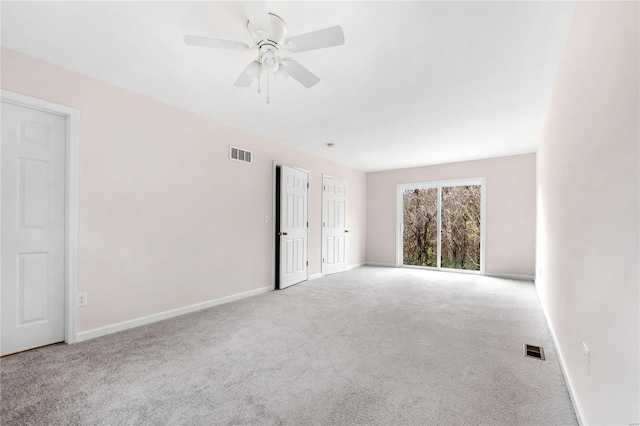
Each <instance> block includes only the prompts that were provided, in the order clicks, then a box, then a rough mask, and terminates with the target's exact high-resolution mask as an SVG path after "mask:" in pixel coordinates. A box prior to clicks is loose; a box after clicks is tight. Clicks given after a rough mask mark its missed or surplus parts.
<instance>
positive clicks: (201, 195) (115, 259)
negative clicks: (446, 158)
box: [2, 48, 366, 331]
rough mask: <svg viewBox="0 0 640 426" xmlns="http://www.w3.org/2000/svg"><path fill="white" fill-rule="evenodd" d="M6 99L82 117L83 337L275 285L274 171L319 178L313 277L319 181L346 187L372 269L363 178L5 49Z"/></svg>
mask: <svg viewBox="0 0 640 426" xmlns="http://www.w3.org/2000/svg"><path fill="white" fill-rule="evenodd" d="M2 88H3V89H6V90H10V91H14V92H18V93H22V94H25V95H29V96H32V97H36V98H40V99H44V100H47V101H51V102H56V103H59V104H64V105H68V106H71V107H74V108H78V109H79V110H80V188H79V191H80V199H79V210H80V211H79V214H80V241H79V249H80V259H79V261H80V266H79V276H80V282H79V290H80V291H82V292H87V293H88V298H89V305H88V306H86V307H83V308H80V309H79V331H86V330H90V329H93V328H96V327H100V326H105V325H109V324H113V323H117V322H120V321H125V320H129V319H134V318H139V317H142V316H146V315H151V314H154V313H159V312H162V311H166V310H169V309H174V308H178V307H183V306H187V305H191V304H195V303H198V302H204V301H208V300H212V299H216V298H220V297H224V296H228V295H232V294H236V293H240V292H243V291H248V290H252V289H256V288H260V287H264V286H269V285H272V263H273V261H272V259H274V254H273V249H272V223H271V221H272V219H273V218H272V217H271V216H272V162H273V161H274V160H277V161H280V162H283V163H290V164H292V165H297V166H299V167H302V168H306V169H309V170H311V177H310V184H311V189H310V212H309V222H310V232H309V236H310V240H309V269H310V274H317V273H320V266H321V256H320V253H321V249H320V247H321V240H320V231H321V228H320V225H321V195H322V194H321V188H322V173H327V174H331V175H333V176H339V177H343V178H346V179H347V181H348V185H349V188H350V191H349V193H350V198H349V206H348V221H349V230H350V231H351V232H350V234H349V235H350V241H349V246H348V263H349V264H352V265H353V264H357V263H361V262H364V260H365V223H366V216H365V214H366V174H365V173H363V172H359V171H355V170H353V169H350V168H348V167H344V166H341V165H339V164H337V163H334V162H331V161H328V160H325V159H322V158H319V157H316V156H313V155H311V154H307V153H304V152H302V151H299V150H297V149H294V148H292V147H290V146H287V145H283V144H281V143H278V142H274V141H272V140H268V139H264V138H261V137H258V136H255V135H252V134H250V133H247V132H244V131H242V130H239V129H236V128H232V127H229V126H226V125H223V124H221V123H219V122H217V121H215V120H212V119H210V118H206V117H203V116H199V115H196V114H194V113H191V112H189V111H186V110H183V109H180V108H177V107H174V106H171V105H168V104H165V103H162V102H159V101H156V100H153V99H150V98H148V97H145V96H141V95H138V94H136V93H133V92H130V91H127V90H124V89H121V88H118V87H115V86H112V85H109V84H106V83H103V82H100V81H98V80H95V79H92V78H89V77H86V76H83V75H81V74H77V73H74V72H71V71H68V70H65V69H63V68H60V67H57V66H54V65H51V64H48V63H45V62H42V61H39V60H35V59H33V58H30V57H28V56H24V55H22V54H19V53H16V52H14V51H11V50H7V49H5V48H3V49H2ZM229 144H233V145H237V146H239V147H242V148H246V149H248V150H251V151H253V159H254V163H253V164H252V165H246V164H242V163H238V162H233V161H230V160H228V145H229ZM265 215H268V216H269V223H268V224H265V223H264V216H265Z"/></svg>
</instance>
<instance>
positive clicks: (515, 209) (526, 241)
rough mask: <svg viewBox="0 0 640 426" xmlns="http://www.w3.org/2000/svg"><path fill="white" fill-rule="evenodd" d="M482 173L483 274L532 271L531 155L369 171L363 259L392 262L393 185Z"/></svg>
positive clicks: (533, 179)
mask: <svg viewBox="0 0 640 426" xmlns="http://www.w3.org/2000/svg"><path fill="white" fill-rule="evenodd" d="M472 177H486V221H487V224H486V233H487V235H486V243H485V244H486V260H485V261H486V263H485V269H486V273H488V274H511V275H528V276H533V275H534V273H535V211H536V208H535V203H536V200H535V185H536V157H535V154H526V155H516V156H511V157H500V158H491V159H487V160H478V161H465V162H460V163H450V164H442V165H436V166H426V167H415V168H410V169H400V170H391V171H384V172H376V173H369V174H368V175H367V182H368V183H367V261H369V262H376V263H385V264H395V262H396V185H397V184H400V183H417V182H429V181H438V180H448V179H462V178H472Z"/></svg>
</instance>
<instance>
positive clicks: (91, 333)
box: [78, 286, 273, 342]
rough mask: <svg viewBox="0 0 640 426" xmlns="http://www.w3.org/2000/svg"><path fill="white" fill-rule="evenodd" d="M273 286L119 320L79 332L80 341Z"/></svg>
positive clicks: (222, 302) (221, 302)
mask: <svg viewBox="0 0 640 426" xmlns="http://www.w3.org/2000/svg"><path fill="white" fill-rule="evenodd" d="M272 290H273V288H271V286H267V287H260V288H256V289H255V290H249V291H244V292H242V293H237V294H232V295H230V296H225V297H220V298H218V299H213V300H208V301H206V302H201V303H195V304H193V305H189V306H184V307H182V308H176V309H170V310H168V311H164V312H159V313H157V314H152V315H147V316H146V317H140V318H135V319H132V320H128V321H123V322H119V323H116V324H110V325H105V326H104V327H98V328H94V329H91V330H87V331H82V332H80V333H78V342H83V341H85V340H89V339H94V338H96V337H101V336H106V335H107V334H112V333H117V332H119V331H123V330H129V329H130V328H135V327H140V326H142V325H147V324H151V323H154V322H158V321H162V320H165V319H168V318H173V317H177V316H180V315H184V314H188V313H190V312H196V311H201V310H203V309H208V308H211V307H213V306H217V305H222V304H225V303H229V302H233V301H236V300H240V299H245V298H247V297H251V296H256V295H258V294H262V293H267V292H270V291H272Z"/></svg>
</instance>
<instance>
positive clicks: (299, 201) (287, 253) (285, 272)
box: [279, 166, 309, 289]
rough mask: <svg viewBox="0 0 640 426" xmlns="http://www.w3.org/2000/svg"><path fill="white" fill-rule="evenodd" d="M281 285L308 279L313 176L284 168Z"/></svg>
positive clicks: (282, 286)
mask: <svg viewBox="0 0 640 426" xmlns="http://www.w3.org/2000/svg"><path fill="white" fill-rule="evenodd" d="M280 173H281V175H280V235H279V238H280V285H279V287H280V288H281V289H283V288H286V287H289V286H291V285H294V284H297V283H299V282H302V281H305V280H306V279H307V269H308V262H307V238H308V235H307V233H308V232H307V231H308V223H309V218H308V211H307V192H308V182H309V175H308V174H307V173H305V172H303V171H301V170H298V169H295V168H293V167H289V166H281V167H280Z"/></svg>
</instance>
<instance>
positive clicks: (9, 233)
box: [1, 102, 66, 355]
mask: <svg viewBox="0 0 640 426" xmlns="http://www.w3.org/2000/svg"><path fill="white" fill-rule="evenodd" d="M65 145H66V119H65V118H64V117H62V116H60V115H56V114H51V113H48V112H43V111H39V110H35V109H31V108H27V107H23V106H18V105H13V104H10V103H6V102H3V103H2V289H1V290H2V342H1V344H2V348H1V353H2V355H5V354H9V353H14V352H18V351H22V350H25V349H31V348H34V347H38V346H43V345H47V344H50V343H56V342H61V341H64V340H65V187H66V171H65V162H66V161H65V158H66V147H65Z"/></svg>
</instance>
